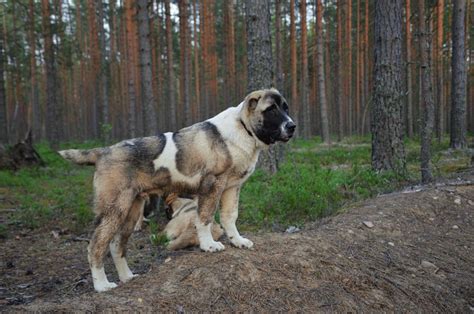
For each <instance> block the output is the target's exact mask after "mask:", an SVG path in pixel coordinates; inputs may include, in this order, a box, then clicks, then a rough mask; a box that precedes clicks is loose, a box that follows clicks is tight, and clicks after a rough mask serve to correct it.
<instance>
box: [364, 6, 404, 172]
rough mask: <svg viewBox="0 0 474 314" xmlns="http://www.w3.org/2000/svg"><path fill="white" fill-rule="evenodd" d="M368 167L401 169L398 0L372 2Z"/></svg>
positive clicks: (400, 64)
mask: <svg viewBox="0 0 474 314" xmlns="http://www.w3.org/2000/svg"><path fill="white" fill-rule="evenodd" d="M374 31H375V34H374V35H375V36H374V39H375V45H374V57H375V67H374V80H375V81H374V90H373V95H374V96H373V97H374V101H373V108H372V123H371V125H372V167H373V168H374V170H376V171H382V170H394V171H396V172H398V173H403V172H404V171H405V149H404V145H403V139H402V133H403V131H402V128H403V124H402V104H401V102H402V99H403V96H402V86H401V79H402V70H403V68H402V1H401V0H377V1H376V2H375V28H374Z"/></svg>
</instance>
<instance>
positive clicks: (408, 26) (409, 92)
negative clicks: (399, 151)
mask: <svg viewBox="0 0 474 314" xmlns="http://www.w3.org/2000/svg"><path fill="white" fill-rule="evenodd" d="M405 7H406V9H405V29H406V37H405V38H406V58H407V62H406V84H407V91H406V93H407V100H406V101H407V122H406V123H407V136H408V137H410V138H411V137H413V115H414V112H413V87H412V86H413V79H412V63H413V61H412V56H411V50H412V48H411V38H412V36H411V22H410V21H411V1H410V0H406V6H405Z"/></svg>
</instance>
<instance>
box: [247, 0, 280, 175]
mask: <svg viewBox="0 0 474 314" xmlns="http://www.w3.org/2000/svg"><path fill="white" fill-rule="evenodd" d="M245 15H246V18H245V19H246V24H247V60H248V67H247V68H248V85H247V92H251V91H254V90H259V89H263V88H270V87H271V86H272V82H273V59H272V42H271V33H270V5H269V2H268V1H266V0H246V1H245ZM281 149H282V148H281V146H279V145H274V146H271V147H270V149H269V150H268V152H263V153H262V154H261V155H260V161H259V163H260V166H261V167H262V168H263V169H264V170H265V171H267V172H269V173H275V172H276V171H277V170H278V166H279V163H280V161H281V155H282V151H281Z"/></svg>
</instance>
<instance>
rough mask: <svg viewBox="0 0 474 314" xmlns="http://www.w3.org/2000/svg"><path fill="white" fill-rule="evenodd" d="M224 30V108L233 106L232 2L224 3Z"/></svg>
mask: <svg viewBox="0 0 474 314" xmlns="http://www.w3.org/2000/svg"><path fill="white" fill-rule="evenodd" d="M224 29H225V30H226V31H225V35H224V37H225V38H224V39H225V45H224V46H225V50H224V52H225V67H226V73H225V75H224V82H225V90H224V101H225V103H224V106H226V107H228V106H235V105H236V103H235V102H236V101H237V99H236V95H235V87H236V80H235V38H234V1H225V4H224Z"/></svg>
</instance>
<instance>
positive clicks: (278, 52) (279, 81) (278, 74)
mask: <svg viewBox="0 0 474 314" xmlns="http://www.w3.org/2000/svg"><path fill="white" fill-rule="evenodd" d="M275 86H276V88H277V89H278V90H279V91H280V92H282V91H283V49H282V47H281V0H276V1H275Z"/></svg>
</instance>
